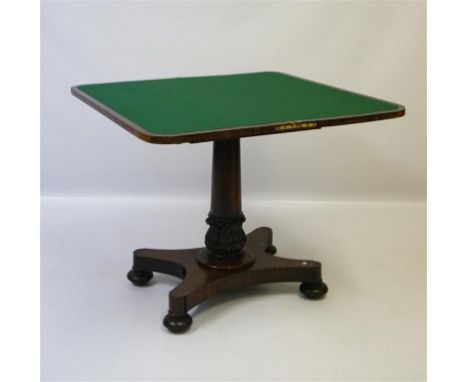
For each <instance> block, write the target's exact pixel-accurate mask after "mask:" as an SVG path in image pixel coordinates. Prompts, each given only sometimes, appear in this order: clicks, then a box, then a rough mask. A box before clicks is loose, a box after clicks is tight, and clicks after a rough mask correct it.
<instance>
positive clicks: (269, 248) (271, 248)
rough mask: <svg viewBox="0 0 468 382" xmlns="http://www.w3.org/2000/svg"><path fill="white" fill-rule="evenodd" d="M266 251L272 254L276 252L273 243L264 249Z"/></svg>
mask: <svg viewBox="0 0 468 382" xmlns="http://www.w3.org/2000/svg"><path fill="white" fill-rule="evenodd" d="M265 252H266V253H269V254H270V255H274V254H275V253H276V247H275V246H274V245H270V246H269V247H268V248H267V249H266V250H265Z"/></svg>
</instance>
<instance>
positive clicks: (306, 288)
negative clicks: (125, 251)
mask: <svg viewBox="0 0 468 382" xmlns="http://www.w3.org/2000/svg"><path fill="white" fill-rule="evenodd" d="M272 239H273V233H272V230H271V229H270V228H267V227H262V228H257V229H256V230H254V231H252V232H251V233H250V234H248V235H247V243H246V245H245V251H246V253H248V254H249V256H253V260H252V261H250V260H249V261H248V264H246V265H244V266H242V267H239V268H233V269H216V268H212V267H207V266H206V265H204V264H203V261H200V253H202V256H201V257H202V258H203V256H204V255H203V253H204V252H203V251H204V248H194V249H182V250H160V249H137V250H136V251H135V252H134V258H133V268H132V269H131V271H130V272H129V273H128V279H129V280H130V281H131V282H132V283H133V284H134V285H137V286H143V285H145V284H146V283H147V282H148V281H149V280H150V279H151V277H152V272H159V273H165V274H169V275H173V276H176V277H179V278H181V279H183V280H182V282H181V283H180V284H179V285H178V286H177V287H176V288H174V289H173V290H172V291H171V292H170V293H169V312H168V314H167V316H166V317H165V318H164V321H163V323H164V326H165V327H166V328H167V329H168V330H169V331H170V332H172V333H182V332H185V331H187V330H188V329H189V328H190V326H191V324H192V318H191V317H190V315H189V314H188V311H189V310H190V309H192V308H193V307H195V306H196V305H198V304H199V303H201V302H202V301H204V300H206V299H208V298H210V297H213V296H216V295H219V294H222V293H224V292H227V291H230V290H234V289H238V288H241V287H244V286H248V285H254V284H263V283H273V282H288V281H289V282H301V283H302V284H301V288H300V290H301V292H302V293H303V294H304V295H305V296H306V297H308V298H311V299H318V298H322V297H323V296H324V295H325V294H326V293H327V291H328V288H327V286H326V285H325V284H324V283H323V281H322V275H321V264H320V263H318V262H316V261H311V260H292V259H285V258H282V257H278V256H272V255H273V254H275V253H276V248H275V247H274V246H273V244H272Z"/></svg>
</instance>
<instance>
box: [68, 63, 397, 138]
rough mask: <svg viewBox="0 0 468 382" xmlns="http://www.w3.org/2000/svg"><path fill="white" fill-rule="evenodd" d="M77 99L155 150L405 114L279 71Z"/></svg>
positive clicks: (90, 88) (105, 87)
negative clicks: (161, 146) (154, 145)
mask: <svg viewBox="0 0 468 382" xmlns="http://www.w3.org/2000/svg"><path fill="white" fill-rule="evenodd" d="M72 94H73V95H75V96H76V97H78V98H80V99H81V100H82V101H84V102H86V103H87V104H88V105H90V106H92V107H93V108H95V109H96V110H98V111H99V112H101V113H102V114H104V115H105V116H107V117H109V118H110V119H111V120H113V121H114V122H116V123H118V124H119V125H120V126H122V127H124V128H125V129H127V130H128V131H130V132H131V133H132V134H134V135H136V136H137V137H139V138H141V139H143V140H145V141H147V142H151V143H183V142H191V143H194V142H205V141H213V140H223V139H233V138H240V137H248V136H255V135H264V134H276V133H285V132H291V131H300V130H309V129H319V128H321V127H325V126H333V125H343V124H349V123H357V122H366V121H376V120H381V119H387V118H395V117H401V116H403V115H404V114H405V108H404V107H403V106H401V105H398V104H396V103H392V102H388V101H384V100H380V99H377V98H373V97H369V96H365V95H361V94H357V93H354V92H350V91H347V90H343V89H338V88H335V87H332V86H327V85H324V84H321V83H317V82H313V81H309V80H305V79H301V78H298V77H294V76H291V75H288V74H283V73H277V72H258V73H246V74H232V75H222V76H209V77H189V78H170V79H158V80H143V81H130V82H113V83H103V84H88V85H78V86H74V87H72Z"/></svg>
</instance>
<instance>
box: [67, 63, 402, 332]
mask: <svg viewBox="0 0 468 382" xmlns="http://www.w3.org/2000/svg"><path fill="white" fill-rule="evenodd" d="M71 91H72V94H73V95H74V96H76V97H78V98H79V99H80V100H82V101H84V102H85V103H86V104H88V105H89V106H91V107H93V108H94V109H96V110H97V111H99V112H100V113H102V114H104V115H105V116H106V117H108V118H110V119H111V120H112V121H114V122H115V123H117V124H118V125H120V126H121V127H123V128H124V129H126V130H128V131H129V132H130V133H132V134H133V135H135V136H137V137H138V138H140V139H142V140H144V141H146V142H149V143H159V144H173V143H200V142H211V141H212V142H213V159H212V177H211V206H210V211H209V214H208V218H207V219H206V223H207V224H208V226H209V228H208V231H207V232H206V235H205V241H204V246H201V247H200V248H193V249H175V250H167V249H147V248H143V249H137V250H135V251H134V253H133V266H132V268H131V270H130V271H129V272H128V274H127V278H128V279H129V280H130V281H131V282H132V283H133V284H134V285H136V286H144V285H146V284H147V283H148V282H149V281H150V280H151V278H152V277H153V273H154V272H156V273H166V274H170V275H173V276H176V277H178V278H180V279H181V280H182V281H181V283H180V284H179V285H178V286H177V287H176V288H174V289H173V290H172V291H171V292H170V293H169V311H168V313H167V315H166V316H165V318H164V321H163V323H164V326H165V327H166V328H167V329H168V330H169V331H170V332H172V333H183V332H185V331H187V330H188V329H189V328H190V326H191V324H192V318H191V316H190V315H189V311H190V310H191V309H192V308H193V307H195V306H196V305H198V304H200V303H201V302H202V301H204V300H206V299H208V298H210V297H213V296H216V295H219V294H221V293H225V292H228V291H230V290H234V289H237V288H241V287H244V286H248V285H253V284H260V283H272V282H299V283H301V284H300V287H299V289H300V292H301V293H302V294H303V295H304V296H305V297H307V298H309V299H320V298H323V297H324V296H325V295H326V293H327V291H328V287H327V285H326V284H325V283H324V282H323V280H322V272H321V264H320V263H319V262H316V261H312V260H293V259H289V258H283V257H279V256H275V254H276V247H275V246H274V245H273V232H272V230H271V229H270V228H268V227H260V228H257V229H255V230H254V231H252V232H250V233H249V234H247V235H246V234H245V232H244V230H243V228H242V224H243V223H244V222H245V216H244V214H243V210H242V198H241V161H240V139H241V138H246V137H252V136H258V135H266V134H282V133H290V132H298V131H305V130H316V129H320V128H322V127H328V126H335V125H345V124H352V123H360V122H369V121H377V120H382V119H388V118H396V117H401V116H403V115H404V114H405V108H404V107H403V106H401V105H399V104H396V103H393V102H388V101H384V100H381V99H377V98H373V97H369V96H366V95H362V94H357V93H354V92H351V91H347V90H343V89H338V88H336V87H332V86H328V85H324V84H321V83H318V82H313V81H309V80H305V79H302V78H298V77H295V76H291V75H288V74H284V73H278V72H256V73H246V74H231V75H219V76H207V77H188V78H170V79H156V80H142V81H129V82H113V83H100V84H86V85H78V86H74V87H72V89H71ZM260 143H261V140H260V141H259V144H260ZM259 150H261V148H259ZM167 165H170V164H167Z"/></svg>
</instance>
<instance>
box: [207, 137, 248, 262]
mask: <svg viewBox="0 0 468 382" xmlns="http://www.w3.org/2000/svg"><path fill="white" fill-rule="evenodd" d="M244 221H245V217H244V214H243V213H242V193H241V159H240V142H239V139H232V140H226V141H214V142H213V167H212V177H211V208H210V213H209V215H208V219H206V222H207V224H208V225H209V226H210V228H209V229H208V232H207V233H206V235H205V245H206V248H207V249H208V255H209V256H210V257H213V258H216V259H217V260H222V259H232V258H233V257H240V256H242V255H243V248H244V245H245V242H246V237H245V233H244V230H243V229H242V224H243V223H244Z"/></svg>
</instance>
